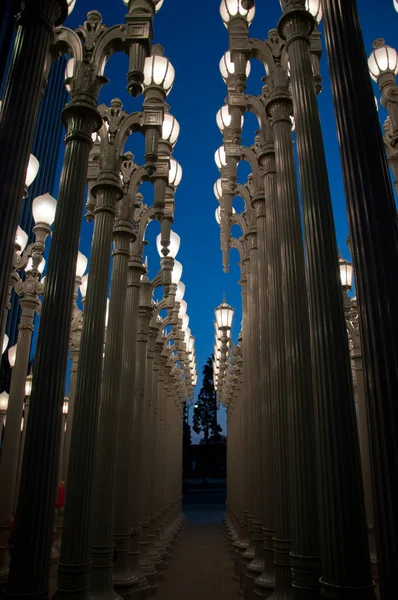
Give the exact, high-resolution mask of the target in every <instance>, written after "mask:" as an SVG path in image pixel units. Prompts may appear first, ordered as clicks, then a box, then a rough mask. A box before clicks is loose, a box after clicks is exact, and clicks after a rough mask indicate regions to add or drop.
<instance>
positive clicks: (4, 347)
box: [1, 333, 10, 354]
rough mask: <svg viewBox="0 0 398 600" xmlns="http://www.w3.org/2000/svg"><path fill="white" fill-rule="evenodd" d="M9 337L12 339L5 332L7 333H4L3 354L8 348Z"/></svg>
mask: <svg viewBox="0 0 398 600" xmlns="http://www.w3.org/2000/svg"><path fill="white" fill-rule="evenodd" d="M9 339H10V338H9V337H8V335H7V334H6V333H5V334H4V337H3V346H2V349H1V353H2V354H4V352H5V350H6V348H7V346H8V340H9Z"/></svg>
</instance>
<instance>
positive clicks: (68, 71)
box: [64, 56, 75, 93]
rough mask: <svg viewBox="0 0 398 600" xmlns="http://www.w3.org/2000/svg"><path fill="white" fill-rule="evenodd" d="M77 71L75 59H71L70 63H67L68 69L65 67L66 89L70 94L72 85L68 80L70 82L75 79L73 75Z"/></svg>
mask: <svg viewBox="0 0 398 600" xmlns="http://www.w3.org/2000/svg"><path fill="white" fill-rule="evenodd" d="M74 71H75V59H74V58H73V56H72V58H70V59H69V60H68V62H67V63H66V67H65V75H64V77H65V87H66V89H67V91H68V92H69V93H70V83H68V80H70V79H71V78H72V77H73V73H74Z"/></svg>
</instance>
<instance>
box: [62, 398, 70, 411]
mask: <svg viewBox="0 0 398 600" xmlns="http://www.w3.org/2000/svg"><path fill="white" fill-rule="evenodd" d="M68 409H69V398H67V397H66V396H65V398H64V403H63V405H62V414H64V415H67V414H68Z"/></svg>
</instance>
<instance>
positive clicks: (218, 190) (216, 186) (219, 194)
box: [213, 177, 222, 201]
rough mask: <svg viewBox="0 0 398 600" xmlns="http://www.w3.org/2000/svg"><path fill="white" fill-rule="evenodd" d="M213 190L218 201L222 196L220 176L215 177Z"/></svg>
mask: <svg viewBox="0 0 398 600" xmlns="http://www.w3.org/2000/svg"><path fill="white" fill-rule="evenodd" d="M213 191H214V195H215V197H216V198H217V200H218V201H220V200H221V198H222V180H221V177H219V178H218V179H217V181H216V183H215V184H214V187H213Z"/></svg>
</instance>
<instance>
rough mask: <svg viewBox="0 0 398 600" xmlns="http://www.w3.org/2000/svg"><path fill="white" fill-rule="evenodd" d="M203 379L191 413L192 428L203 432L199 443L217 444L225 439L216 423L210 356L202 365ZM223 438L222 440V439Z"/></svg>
mask: <svg viewBox="0 0 398 600" xmlns="http://www.w3.org/2000/svg"><path fill="white" fill-rule="evenodd" d="M202 373H203V381H202V387H201V389H200V392H199V396H198V400H197V403H196V404H197V408H195V411H194V413H193V430H194V432H195V433H201V432H203V440H202V441H201V444H218V443H220V442H222V441H225V438H224V436H222V435H221V431H222V429H221V427H220V425H218V423H217V399H216V390H215V389H214V381H213V362H212V357H210V358H208V359H207V361H206V364H205V366H204V367H203V371H202ZM223 438H224V440H223Z"/></svg>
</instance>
